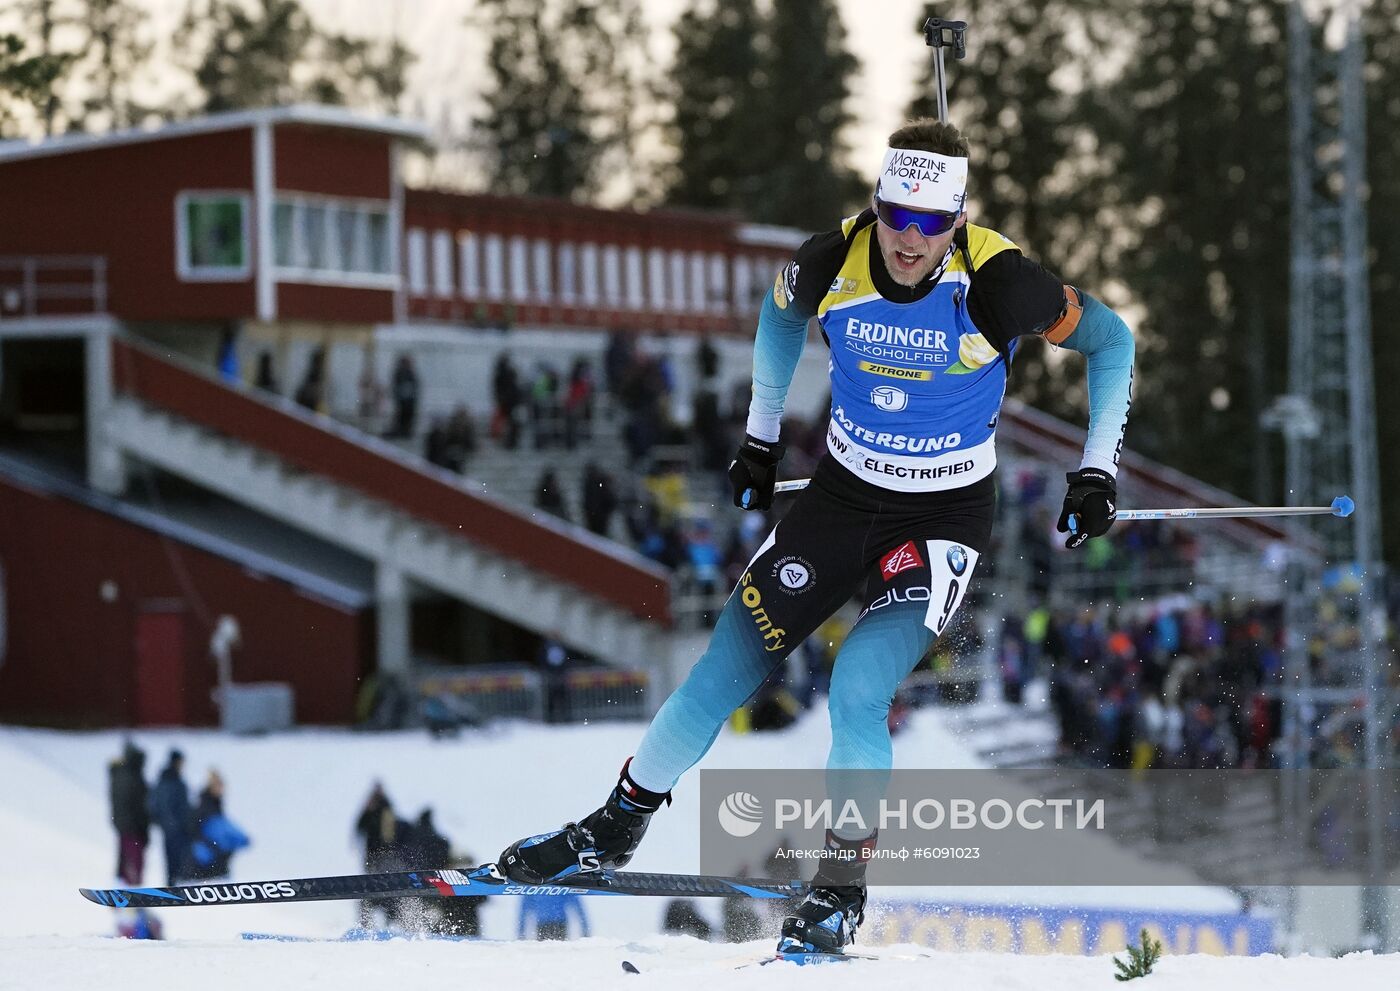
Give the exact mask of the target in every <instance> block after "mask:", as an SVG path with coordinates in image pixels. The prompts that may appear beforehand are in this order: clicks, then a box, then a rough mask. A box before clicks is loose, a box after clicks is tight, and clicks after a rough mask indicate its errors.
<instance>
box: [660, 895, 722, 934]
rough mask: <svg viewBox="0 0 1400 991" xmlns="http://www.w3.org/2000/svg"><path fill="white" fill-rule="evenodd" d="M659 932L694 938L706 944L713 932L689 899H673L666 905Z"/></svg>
mask: <svg viewBox="0 0 1400 991" xmlns="http://www.w3.org/2000/svg"><path fill="white" fill-rule="evenodd" d="M661 931H662V932H668V933H674V934H676V935H677V936H694V937H695V938H696V939H703V940H705V941H706V942H708V941H709V939H710V934H711V932H712V931H713V929H712V927H711V926H710V924H709V923H708V922H706V921H705V919H704V917H703V916H702V915H701V914H700V913H699V912H698V911H696V909H695V902H694V901H692V900H691V899H689V898H673V899H671V900H670V901H669V902H667V903H666V915H665V921H664V922H662V923H661Z"/></svg>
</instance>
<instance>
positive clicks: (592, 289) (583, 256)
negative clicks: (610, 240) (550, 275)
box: [578, 242, 602, 306]
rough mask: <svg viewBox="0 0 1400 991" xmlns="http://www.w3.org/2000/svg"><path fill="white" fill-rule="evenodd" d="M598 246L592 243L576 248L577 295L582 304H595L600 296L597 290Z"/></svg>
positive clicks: (598, 284) (598, 286)
mask: <svg viewBox="0 0 1400 991" xmlns="http://www.w3.org/2000/svg"><path fill="white" fill-rule="evenodd" d="M599 289H600V283H599V268H598V246H597V245H596V244H593V243H591V242H590V243H585V244H581V245H579V249H578V290H579V291H578V296H579V300H580V301H581V302H582V303H583V305H584V306H597V305H598V301H599V299H600V298H601V296H602V293H601V292H600V291H599Z"/></svg>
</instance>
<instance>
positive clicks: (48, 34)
mask: <svg viewBox="0 0 1400 991" xmlns="http://www.w3.org/2000/svg"><path fill="white" fill-rule="evenodd" d="M15 9H16V10H17V11H18V13H19V15H20V18H21V20H22V22H23V24H24V26H25V31H24V35H23V37H24V38H25V39H26V42H25V46H26V47H28V48H30V49H32V55H31V56H30V57H31V58H36V59H39V60H40V61H39V63H38V65H39V66H40V67H42V71H40V72H38V73H37V74H34V75H31V77H30V79H29V82H30V85H31V89H30V91H29V96H28V101H29V103H30V104H31V105H32V106H33V108H34V112H35V115H36V116H37V117H38V120H39V124H40V127H41V128H42V130H43V134H44V136H45V137H50V136H52V135H55V134H62V133H63V132H64V131H66V130H68V128H69V126H70V124H71V122H72V118H71V116H70V115H69V113H68V109H67V107H66V106H65V101H64V90H65V89H66V88H67V83H68V81H69V75H70V73H71V70H72V68H73V65H74V63H75V62H77V60H78V53H77V52H72V51H65V50H61V49H60V48H59V47H58V39H57V36H58V35H59V34H60V33H61V32H62V31H63V29H64V28H67V27H76V26H78V25H80V24H81V22H82V9H81V8H80V7H79V6H77V5H76V4H75V2H74V0H20V2H19V3H18V4H16V8H15ZM34 87H37V88H34Z"/></svg>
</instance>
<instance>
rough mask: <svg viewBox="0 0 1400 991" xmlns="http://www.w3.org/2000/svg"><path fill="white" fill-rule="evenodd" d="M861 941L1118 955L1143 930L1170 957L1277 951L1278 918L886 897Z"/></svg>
mask: <svg viewBox="0 0 1400 991" xmlns="http://www.w3.org/2000/svg"><path fill="white" fill-rule="evenodd" d="M881 902H882V904H881V908H882V909H883V911H879V912H875V913H872V916H873V917H872V919H871V920H870V924H867V926H866V930H868V932H867V931H862V933H861V938H862V940H867V939H868V940H869V941H870V942H873V943H878V944H889V943H914V944H917V945H919V946H927V947H929V948H930V949H934V950H947V951H954V952H958V951H964V952H990V953H1029V954H1038V953H1064V954H1071V955H1091V956H1092V955H1097V954H1101V953H1120V952H1122V951H1123V949H1124V948H1125V947H1127V945H1128V944H1129V943H1134V944H1135V943H1137V941H1138V934H1139V933H1141V932H1142V930H1143V929H1146V930H1147V932H1148V934H1149V935H1150V936H1151V937H1152V938H1153V939H1159V940H1161V941H1162V946H1163V948H1164V950H1165V951H1166V952H1167V953H1207V954H1211V955H1214V956H1254V955H1257V954H1260V953H1272V952H1274V920H1273V919H1272V918H1270V917H1268V916H1253V915H1244V914H1240V913H1224V912H1218V913H1211V912H1172V911H1157V910H1155V909H1133V908H1125V909H1112V908H1074V907H1066V906H1044V907H1042V906H1010V905H979V904H970V903H949V902H937V903H935V902H908V901H898V900H886V899H881Z"/></svg>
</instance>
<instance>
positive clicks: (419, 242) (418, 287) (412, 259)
mask: <svg viewBox="0 0 1400 991" xmlns="http://www.w3.org/2000/svg"><path fill="white" fill-rule="evenodd" d="M407 241H408V291H409V292H411V293H412V294H413V295H415V296H426V295H427V294H428V235H427V232H425V231H424V230H423V228H421V227H410V228H409V229H408V237H407Z"/></svg>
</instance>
